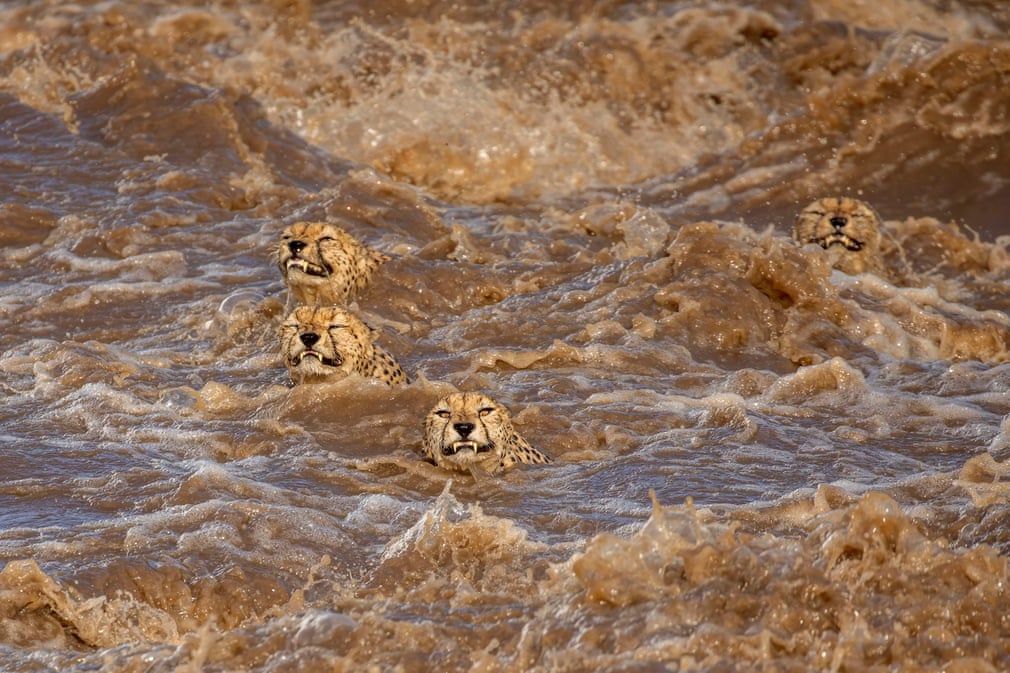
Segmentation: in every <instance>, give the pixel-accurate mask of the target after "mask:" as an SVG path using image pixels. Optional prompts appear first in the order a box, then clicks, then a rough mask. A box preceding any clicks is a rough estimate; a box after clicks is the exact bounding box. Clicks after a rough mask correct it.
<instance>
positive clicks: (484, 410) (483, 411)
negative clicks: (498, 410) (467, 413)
mask: <svg viewBox="0 0 1010 673" xmlns="http://www.w3.org/2000/svg"><path fill="white" fill-rule="evenodd" d="M492 411H494V407H483V408H481V409H478V410H477V415H478V416H480V417H481V418H483V417H484V416H487V415H488V414H490V413H491V412H492Z"/></svg>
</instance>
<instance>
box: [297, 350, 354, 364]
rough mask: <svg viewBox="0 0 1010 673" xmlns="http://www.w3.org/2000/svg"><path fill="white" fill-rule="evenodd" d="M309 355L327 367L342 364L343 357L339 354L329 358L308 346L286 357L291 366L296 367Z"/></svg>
mask: <svg viewBox="0 0 1010 673" xmlns="http://www.w3.org/2000/svg"><path fill="white" fill-rule="evenodd" d="M310 357H311V358H315V359H317V360H319V362H320V363H321V364H323V365H325V366H327V367H339V366H340V365H342V364H344V359H343V358H342V357H340V356H339V355H336V356H334V357H332V358H330V357H326V356H325V355H323V354H322V353H320V352H319V351H314V350H312V349H310V348H307V349H305V350H303V351H301V352H300V353H295V354H294V355H292V356H291V357H290V358H288V362H289V363H291V366H292V367H297V366H298V365H300V364H301V363H302V360H304V359H305V358H310Z"/></svg>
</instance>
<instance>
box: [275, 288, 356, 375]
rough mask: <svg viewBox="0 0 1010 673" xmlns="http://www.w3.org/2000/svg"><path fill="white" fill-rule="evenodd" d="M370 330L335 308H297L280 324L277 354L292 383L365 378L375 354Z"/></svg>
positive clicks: (346, 313) (346, 312)
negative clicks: (355, 375)
mask: <svg viewBox="0 0 1010 673" xmlns="http://www.w3.org/2000/svg"><path fill="white" fill-rule="evenodd" d="M373 337H374V335H373V333H372V330H371V329H370V328H369V327H368V326H367V325H365V324H364V323H363V322H361V320H360V319H359V318H358V317H356V316H355V315H353V314H352V313H349V312H348V311H345V310H344V309H341V308H337V307H335V306H323V307H315V306H299V307H298V308H296V309H295V310H294V311H293V312H292V313H291V314H290V315H289V316H288V317H287V318H286V319H285V320H284V323H283V324H282V325H281V330H280V339H281V353H282V355H283V357H284V364H285V365H286V366H287V368H288V373H289V374H290V375H291V380H292V381H294V382H295V383H314V382H320V381H338V380H340V379H343V378H345V377H347V376H349V375H351V374H354V373H357V374H362V375H365V376H367V375H368V374H369V371H370V367H371V363H372V360H373V358H374V354H375V347H374V345H373V343H372V340H373Z"/></svg>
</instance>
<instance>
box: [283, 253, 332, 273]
mask: <svg viewBox="0 0 1010 673" xmlns="http://www.w3.org/2000/svg"><path fill="white" fill-rule="evenodd" d="M284 268H285V269H287V270H288V271H291V270H292V269H297V270H298V271H301V272H302V273H304V274H306V275H309V276H318V277H320V278H325V277H327V276H329V275H332V274H333V269H332V268H331V267H330V266H329V265H328V264H323V265H322V266H320V265H318V264H313V263H312V262H310V261H309V260H307V259H302V258H301V257H292V258H291V259H289V260H288V261H286V262H285V263H284Z"/></svg>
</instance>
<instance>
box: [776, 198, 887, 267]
mask: <svg viewBox="0 0 1010 673" xmlns="http://www.w3.org/2000/svg"><path fill="white" fill-rule="evenodd" d="M880 227H881V223H880V216H879V215H877V212H876V211H875V210H874V209H873V208H871V207H870V206H869V204H867V203H864V202H863V201H859V200H857V199H852V198H849V197H846V196H843V197H840V198H825V199H818V200H817V201H814V202H813V203H811V204H810V205H809V206H807V207H806V208H804V209H803V210H802V211H801V212H800V214H799V215H798V216H797V217H796V222H795V224H794V225H793V240H795V241H796V242H797V243H799V244H800V245H806V244H808V243H815V244H817V245H819V246H821V247H822V248H824V249H825V250H827V251H828V254H829V255H830V256H831V265H832V266H833V267H835V268H836V269H838V270H839V271H844V272H845V273H850V274H858V273H866V272H867V271H874V272H879V271H881V269H882V263H881V259H880Z"/></svg>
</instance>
